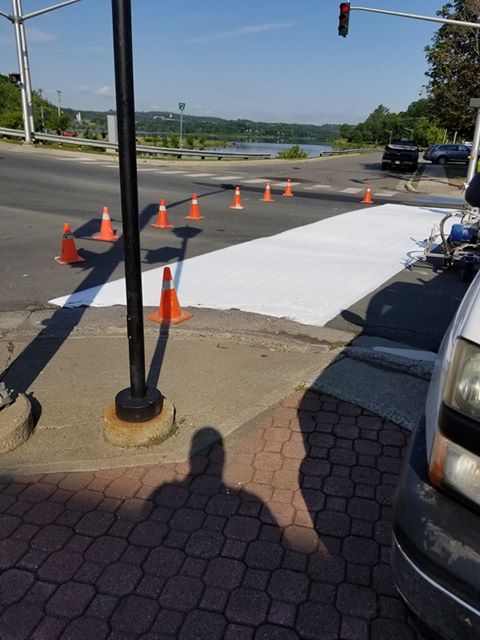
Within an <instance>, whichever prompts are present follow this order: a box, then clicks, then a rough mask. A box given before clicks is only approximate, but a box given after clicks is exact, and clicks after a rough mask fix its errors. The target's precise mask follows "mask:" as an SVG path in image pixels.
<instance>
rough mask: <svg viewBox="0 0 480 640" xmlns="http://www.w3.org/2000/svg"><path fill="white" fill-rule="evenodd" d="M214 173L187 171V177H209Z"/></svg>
mask: <svg viewBox="0 0 480 640" xmlns="http://www.w3.org/2000/svg"><path fill="white" fill-rule="evenodd" d="M214 175H215V174H214V173H186V174H185V177H186V178H207V177H209V176H214Z"/></svg>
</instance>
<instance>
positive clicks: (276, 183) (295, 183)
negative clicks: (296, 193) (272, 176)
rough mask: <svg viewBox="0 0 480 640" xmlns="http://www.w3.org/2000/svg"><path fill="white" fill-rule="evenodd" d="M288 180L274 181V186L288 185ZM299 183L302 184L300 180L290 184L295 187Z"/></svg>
mask: <svg viewBox="0 0 480 640" xmlns="http://www.w3.org/2000/svg"><path fill="white" fill-rule="evenodd" d="M287 184H288V183H287V182H286V181H285V182H272V187H286V186H287ZM297 184H300V182H290V186H291V187H295V186H296V185H297Z"/></svg>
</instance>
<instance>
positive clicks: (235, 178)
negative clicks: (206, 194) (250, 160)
mask: <svg viewBox="0 0 480 640" xmlns="http://www.w3.org/2000/svg"><path fill="white" fill-rule="evenodd" d="M241 179H242V176H217V177H216V178H212V180H241Z"/></svg>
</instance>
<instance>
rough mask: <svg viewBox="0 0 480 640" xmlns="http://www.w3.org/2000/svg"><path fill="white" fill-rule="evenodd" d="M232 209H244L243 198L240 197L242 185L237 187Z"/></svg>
mask: <svg viewBox="0 0 480 640" xmlns="http://www.w3.org/2000/svg"><path fill="white" fill-rule="evenodd" d="M230 209H243V204H242V199H241V197H240V187H235V193H234V194H233V203H232V204H231V206H230Z"/></svg>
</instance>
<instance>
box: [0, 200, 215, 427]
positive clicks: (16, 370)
mask: <svg viewBox="0 0 480 640" xmlns="http://www.w3.org/2000/svg"><path fill="white" fill-rule="evenodd" d="M205 195H208V194H205ZM175 204H177V203H174V204H173V205H172V206H175ZM156 212H157V205H155V204H150V205H148V206H147V207H145V208H144V209H143V210H142V211H141V212H140V215H139V228H140V231H141V230H142V229H144V228H145V227H146V226H147V224H148V223H149V222H150V221H151V219H152V217H153V216H154V215H155V214H156ZM96 225H97V226H96V228H95V225H94V221H92V220H90V221H88V222H87V223H85V224H84V225H82V226H81V227H80V228H78V229H76V230H75V236H79V237H85V236H90V235H92V233H94V232H95V231H96V230H98V221H97V223H96ZM175 231H176V235H177V237H179V238H181V244H180V247H179V248H176V247H168V246H165V247H163V248H161V249H159V250H158V251H156V252H155V256H153V257H151V260H152V261H153V258H155V260H156V261H166V259H169V258H171V257H172V256H175V257H177V258H178V259H179V260H182V259H183V257H184V256H185V254H186V248H187V243H188V240H189V239H190V238H193V237H195V236H196V235H197V234H198V233H200V232H201V230H200V229H196V228H190V227H188V226H185V227H182V228H181V229H179V230H175ZM169 237H170V238H172V236H171V235H170V236H169ZM163 238H164V239H165V238H166V236H163ZM94 244H100V245H101V246H102V247H105V245H106V244H107V243H97V242H95V241H92V245H94ZM79 253H80V255H82V256H83V257H86V258H87V262H85V263H80V264H73V265H69V267H70V268H74V269H77V270H78V269H80V270H81V271H82V272H84V273H85V274H86V275H85V277H84V278H83V280H82V282H81V283H80V284H79V285H78V286H77V287H76V288H75V290H74V291H73V292H72V293H71V294H70V295H74V294H75V293H78V292H80V291H83V290H86V289H90V288H92V289H93V292H92V295H94V293H95V289H94V288H95V287H101V286H102V285H103V284H104V283H105V282H107V281H108V278H109V276H110V275H111V274H112V273H113V271H114V270H115V269H116V268H117V266H118V265H119V264H121V262H122V261H123V241H122V239H121V238H120V239H119V240H117V241H116V242H115V243H108V245H107V249H106V250H105V251H103V253H93V252H90V251H88V250H86V251H85V250H83V251H82V250H80V251H79ZM59 268H65V267H59ZM180 273H181V269H178V273H177V278H178V277H180ZM160 291H161V282H159V298H160ZM86 309H87V307H79V308H77V309H65V308H58V309H56V310H55V311H54V312H53V313H52V315H51V316H50V317H49V318H48V319H47V320H45V321H44V322H43V324H44V327H43V329H42V330H41V331H40V332H39V333H38V335H37V336H36V337H35V338H34V339H33V340H32V341H31V342H30V343H29V344H28V345H27V347H25V349H24V350H23V351H22V353H21V354H20V355H19V356H18V357H17V358H16V359H15V360H14V361H13V362H12V363H10V365H9V366H8V368H7V369H6V370H5V371H4V372H3V373H2V374H1V375H0V380H5V382H6V384H7V385H8V386H11V387H12V388H13V389H15V391H17V392H24V393H25V392H27V395H29V398H30V400H31V401H32V404H33V408H34V413H35V422H36V423H37V422H38V419H39V417H40V414H41V398H37V397H35V395H34V392H32V391H30V393H28V389H29V388H30V387H31V385H32V384H33V382H34V381H35V380H36V379H37V377H38V376H39V375H40V373H41V372H42V371H43V369H44V368H45V367H46V366H47V365H48V363H49V362H50V361H51V360H52V359H53V358H54V356H55V354H56V353H57V352H58V350H59V349H60V348H61V346H62V344H63V343H64V342H65V341H66V340H67V339H68V337H69V336H70V335H71V333H72V332H73V331H74V330H75V327H77V326H78V325H79V324H80V322H81V319H82V317H83V315H84V314H85V311H86ZM160 333H161V336H159V342H158V345H160V346H157V350H156V352H155V354H154V359H153V361H152V367H151V372H150V374H149V376H148V377H149V380H150V381H153V380H154V379H155V377H156V378H157V379H158V375H159V372H160V367H161V362H162V360H163V351H164V347H165V340H166V338H167V337H168V331H165V329H164V330H163V333H162V330H161V331H160ZM160 337H161V339H160ZM125 345H127V342H126V341H125ZM126 348H127V347H126ZM125 377H126V378H128V371H125Z"/></svg>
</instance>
